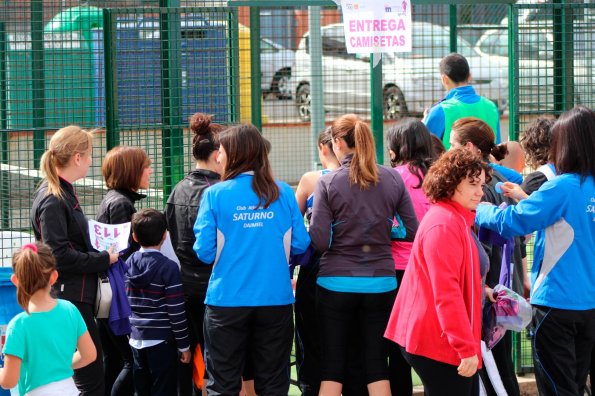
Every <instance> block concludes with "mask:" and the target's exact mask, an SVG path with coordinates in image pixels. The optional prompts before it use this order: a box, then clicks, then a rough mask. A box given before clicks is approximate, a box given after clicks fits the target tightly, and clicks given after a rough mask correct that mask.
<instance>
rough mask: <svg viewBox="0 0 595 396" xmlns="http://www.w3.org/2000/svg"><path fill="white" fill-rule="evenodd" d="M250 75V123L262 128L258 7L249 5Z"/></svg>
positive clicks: (259, 128)
mask: <svg viewBox="0 0 595 396" xmlns="http://www.w3.org/2000/svg"><path fill="white" fill-rule="evenodd" d="M250 75H251V81H250V85H251V89H250V93H251V96H250V98H251V102H252V112H251V113H252V124H253V125H254V126H255V127H256V128H258V130H259V131H260V130H262V106H261V103H262V88H261V85H260V81H261V75H260V7H250Z"/></svg>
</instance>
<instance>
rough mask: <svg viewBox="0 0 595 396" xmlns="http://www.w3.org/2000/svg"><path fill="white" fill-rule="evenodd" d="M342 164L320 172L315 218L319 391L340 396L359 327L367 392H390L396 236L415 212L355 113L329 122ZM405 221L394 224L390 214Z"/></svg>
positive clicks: (411, 224)
mask: <svg viewBox="0 0 595 396" xmlns="http://www.w3.org/2000/svg"><path fill="white" fill-rule="evenodd" d="M331 136H332V145H333V151H334V152H335V154H336V156H337V158H338V159H339V161H340V163H341V166H340V167H339V168H338V169H337V170H334V171H332V172H330V173H328V174H326V175H323V176H321V177H320V179H318V183H317V185H316V189H315V192H314V196H315V197H316V199H315V200H314V206H313V210H312V221H311V223H310V237H311V238H312V245H313V246H314V248H315V249H316V250H317V251H318V252H319V253H321V254H322V257H321V258H320V269H319V273H318V279H317V298H318V301H317V310H318V314H319V329H320V333H321V334H320V335H321V337H320V339H321V340H322V345H321V349H322V357H323V358H322V365H321V366H322V367H321V377H322V382H321V386H320V394H324V395H336V396H339V395H340V394H341V393H342V391H343V384H344V382H345V381H346V375H345V372H344V367H347V366H348V362H347V360H348V359H347V356H348V355H347V351H348V349H349V348H350V347H351V345H352V343H353V339H352V337H351V333H352V331H350V330H349V329H352V328H355V329H356V330H355V332H356V333H357V335H356V336H355V338H356V339H357V340H358V341H357V342H358V343H359V345H360V347H361V348H362V350H364V351H365V354H364V355H365V357H364V358H363V361H362V362H361V365H362V366H363V368H364V369H363V372H364V373H365V377H366V378H365V380H366V383H367V386H368V393H369V394H370V395H387V394H390V385H389V381H388V378H389V375H388V366H387V357H388V344H387V343H386V341H385V340H384V338H383V334H384V329H385V328H386V324H387V322H388V318H389V315H390V311H391V308H392V304H393V302H394V298H395V290H396V287H397V281H396V278H395V264H394V261H393V258H392V253H391V238H392V237H394V238H395V239H397V238H398V239H401V240H404V241H409V242H411V241H413V237H414V236H415V231H416V230H417V225H418V222H417V218H416V215H415V212H414V209H413V205H412V203H411V199H410V197H409V194H408V193H407V189H406V187H405V185H404V183H403V180H402V179H401V177H400V176H399V174H398V173H397V172H395V171H394V170H393V169H390V168H388V167H384V166H380V165H378V164H377V163H376V158H375V152H376V151H375V146H374V140H373V138H372V134H371V132H370V128H369V127H368V125H367V124H366V123H364V122H363V121H362V120H360V119H359V118H358V117H357V116H355V115H353V114H348V115H344V116H342V117H340V118H338V119H337V120H335V121H334V122H333V124H332V125H331ZM396 217H398V218H399V219H400V220H401V222H400V223H401V225H400V227H398V231H399V232H397V229H396V228H397V227H395V230H394V231H395V232H391V231H392V228H393V227H392V225H393V219H395V218H396Z"/></svg>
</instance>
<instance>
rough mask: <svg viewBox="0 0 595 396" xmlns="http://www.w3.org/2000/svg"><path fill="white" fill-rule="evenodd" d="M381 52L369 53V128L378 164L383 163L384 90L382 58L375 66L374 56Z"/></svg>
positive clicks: (379, 55)
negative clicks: (374, 144) (374, 143)
mask: <svg viewBox="0 0 595 396" xmlns="http://www.w3.org/2000/svg"><path fill="white" fill-rule="evenodd" d="M381 56H382V54H370V105H371V106H372V108H371V120H370V128H371V129H372V135H373V136H374V140H375V142H376V161H377V162H378V163H379V164H383V163H384V124H383V118H384V92H383V89H382V58H381V59H380V60H379V61H378V64H377V65H376V67H374V62H375V60H376V59H375V58H376V57H381Z"/></svg>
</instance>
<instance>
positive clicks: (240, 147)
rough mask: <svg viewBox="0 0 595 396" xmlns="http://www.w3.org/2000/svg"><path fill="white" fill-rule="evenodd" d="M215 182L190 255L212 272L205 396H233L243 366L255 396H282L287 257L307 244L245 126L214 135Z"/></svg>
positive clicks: (289, 333) (287, 335) (287, 345)
mask: <svg viewBox="0 0 595 396" xmlns="http://www.w3.org/2000/svg"><path fill="white" fill-rule="evenodd" d="M219 143H220V146H219V156H218V161H219V163H220V164H221V166H222V168H223V177H222V179H223V181H222V182H221V183H218V184H216V185H214V186H212V187H210V188H208V189H207V190H206V191H205V192H204V193H203V197H202V199H201V202H200V208H199V210H198V217H197V219H196V223H195V225H194V233H195V236H196V242H195V243H194V251H195V252H196V255H197V256H198V260H199V261H200V262H202V263H206V264H211V263H212V264H213V272H212V274H211V277H210V279H209V285H208V288H207V293H206V299H205V304H206V311H205V319H204V331H205V334H204V336H205V345H206V350H205V356H206V367H207V374H208V377H209V380H208V383H207V393H208V394H216V395H237V394H238V393H239V392H240V388H241V377H242V369H243V368H244V366H245V364H246V361H247V360H249V362H248V363H251V364H252V367H253V370H254V386H255V389H256V394H258V395H287V394H288V391H289V355H290V353H291V342H292V340H293V309H292V304H293V302H294V297H293V290H292V287H291V279H290V276H289V255H290V254H300V253H303V252H305V251H306V249H307V248H308V246H309V244H310V238H309V237H308V233H307V232H306V228H305V226H304V221H303V218H302V215H301V213H300V210H299V207H298V204H297V202H296V200H295V197H294V195H293V190H292V189H291V187H289V186H288V185H287V184H285V183H282V182H276V181H275V179H274V178H273V174H272V172H271V167H270V164H269V159H268V155H267V151H268V150H267V145H266V143H265V140H264V139H263V137H262V136H261V135H260V132H259V131H258V129H256V128H255V127H254V126H253V125H239V126H236V127H232V128H229V129H227V130H225V131H223V132H221V133H220V134H219Z"/></svg>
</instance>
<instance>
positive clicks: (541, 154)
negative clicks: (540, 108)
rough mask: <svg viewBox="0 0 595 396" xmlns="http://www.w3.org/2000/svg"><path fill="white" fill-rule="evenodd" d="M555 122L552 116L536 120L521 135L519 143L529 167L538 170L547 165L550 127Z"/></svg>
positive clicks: (550, 140)
mask: <svg viewBox="0 0 595 396" xmlns="http://www.w3.org/2000/svg"><path fill="white" fill-rule="evenodd" d="M555 121H556V120H555V118H554V117H553V116H545V117H539V118H536V119H535V120H533V122H532V123H531V124H529V126H528V127H527V129H526V130H525V132H523V133H522V134H521V136H520V138H519V143H520V144H521V147H522V148H523V150H525V157H526V160H527V164H529V166H530V167H532V168H538V167H540V166H541V165H545V164H547V163H548V161H549V156H550V147H551V143H552V127H553V126H554V122H555Z"/></svg>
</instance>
